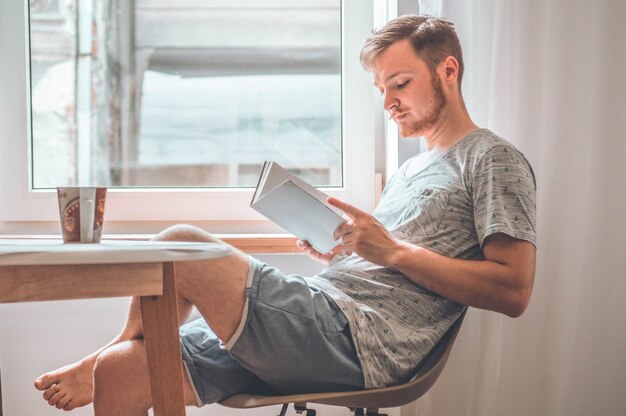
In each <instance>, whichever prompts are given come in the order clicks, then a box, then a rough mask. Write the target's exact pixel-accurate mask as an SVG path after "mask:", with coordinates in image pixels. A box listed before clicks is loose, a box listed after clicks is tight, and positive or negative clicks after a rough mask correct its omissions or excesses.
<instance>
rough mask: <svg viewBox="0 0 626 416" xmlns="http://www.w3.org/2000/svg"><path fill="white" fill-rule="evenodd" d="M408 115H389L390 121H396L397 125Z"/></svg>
mask: <svg viewBox="0 0 626 416" xmlns="http://www.w3.org/2000/svg"><path fill="white" fill-rule="evenodd" d="M406 115H407V113H404V114H389V120H391V119H393V120H395V122H396V123H398V122H400V121H402V120H404V118H405V117H406Z"/></svg>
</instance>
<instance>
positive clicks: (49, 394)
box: [43, 384, 59, 400]
mask: <svg viewBox="0 0 626 416" xmlns="http://www.w3.org/2000/svg"><path fill="white" fill-rule="evenodd" d="M58 392H59V385H58V384H53V385H52V386H50V388H48V389H46V391H44V392H43V398H44V399H46V400H50V399H51V398H52V396H54V395H55V394H57V393H58Z"/></svg>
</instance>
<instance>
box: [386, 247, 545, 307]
mask: <svg viewBox="0 0 626 416" xmlns="http://www.w3.org/2000/svg"><path fill="white" fill-rule="evenodd" d="M390 266H391V267H393V268H395V269H396V270H398V271H399V272H401V273H403V274H404V275H405V276H407V277H408V278H409V279H411V280H412V281H414V282H415V283H417V284H419V285H420V286H423V287H425V288H427V289H429V290H431V291H433V292H435V293H437V294H439V295H441V296H444V297H446V298H448V299H451V300H454V301H456V302H459V303H463V304H466V305H469V306H473V307H477V308H481V309H489V310H493V311H497V312H501V313H504V314H506V315H509V316H519V315H520V314H521V313H522V312H523V311H524V309H525V308H526V306H527V304H528V301H529V298H530V292H531V291H532V278H530V279H529V278H528V276H524V275H523V274H522V275H521V274H520V272H519V268H516V267H514V265H511V264H507V263H505V262H499V261H496V260H462V259H455V258H451V257H447V256H444V255H441V254H438V253H435V252H433V251H430V250H427V249H425V248H423V247H419V246H415V245H412V244H409V243H404V242H403V243H400V245H399V247H398V249H397V250H395V252H394V254H393V256H391V258H390ZM533 274H534V270H533Z"/></svg>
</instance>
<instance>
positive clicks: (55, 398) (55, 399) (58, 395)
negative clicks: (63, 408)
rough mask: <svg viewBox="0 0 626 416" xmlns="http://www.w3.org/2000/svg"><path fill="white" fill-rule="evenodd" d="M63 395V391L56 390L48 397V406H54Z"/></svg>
mask: <svg viewBox="0 0 626 416" xmlns="http://www.w3.org/2000/svg"><path fill="white" fill-rule="evenodd" d="M63 396H65V393H61V392H56V393H54V394H53V395H52V397H50V398H49V399H48V404H49V405H50V406H56V405H57V403H58V402H59V400H61V399H62V398H63Z"/></svg>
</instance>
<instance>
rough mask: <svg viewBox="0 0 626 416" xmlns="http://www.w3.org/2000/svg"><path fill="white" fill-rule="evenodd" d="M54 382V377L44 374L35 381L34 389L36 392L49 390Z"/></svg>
mask: <svg viewBox="0 0 626 416" xmlns="http://www.w3.org/2000/svg"><path fill="white" fill-rule="evenodd" d="M56 382H57V381H56V380H55V378H54V377H52V376H50V375H48V374H44V375H43V376H41V377H39V378H38V379H37V380H35V388H36V389H38V390H46V389H48V388H50V386H52V385H53V384H54V383H56Z"/></svg>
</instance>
